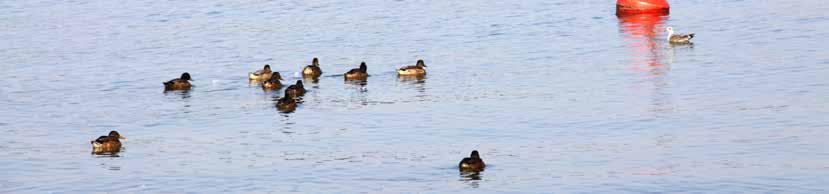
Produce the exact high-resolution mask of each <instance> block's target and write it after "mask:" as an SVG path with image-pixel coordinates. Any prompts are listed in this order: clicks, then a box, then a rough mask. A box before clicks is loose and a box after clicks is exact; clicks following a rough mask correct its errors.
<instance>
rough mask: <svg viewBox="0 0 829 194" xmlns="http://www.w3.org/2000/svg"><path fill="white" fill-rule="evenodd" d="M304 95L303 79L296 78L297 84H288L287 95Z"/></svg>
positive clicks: (295, 96)
mask: <svg viewBox="0 0 829 194" xmlns="http://www.w3.org/2000/svg"><path fill="white" fill-rule="evenodd" d="M302 95H305V86H303V85H302V80H296V84H294V85H291V86H288V88H286V89H285V96H290V97H291V98H297V97H300V96H302Z"/></svg>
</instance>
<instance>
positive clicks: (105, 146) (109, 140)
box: [90, 131, 126, 153]
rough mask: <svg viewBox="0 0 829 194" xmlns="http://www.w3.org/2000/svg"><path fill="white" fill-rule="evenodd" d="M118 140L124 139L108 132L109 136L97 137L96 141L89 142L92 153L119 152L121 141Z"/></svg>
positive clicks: (115, 133) (119, 135) (114, 132)
mask: <svg viewBox="0 0 829 194" xmlns="http://www.w3.org/2000/svg"><path fill="white" fill-rule="evenodd" d="M118 139H126V138H125V137H124V136H121V134H119V133H118V132H117V131H110V132H109V135H107V136H101V137H98V139H95V140H94V141H91V142H90V143H92V152H94V153H102V152H118V151H120V150H121V141H119V140H118Z"/></svg>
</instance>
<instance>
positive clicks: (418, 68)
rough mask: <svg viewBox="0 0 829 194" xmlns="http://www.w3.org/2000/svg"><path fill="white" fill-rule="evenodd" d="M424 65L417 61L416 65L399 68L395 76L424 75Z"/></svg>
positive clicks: (421, 61)
mask: <svg viewBox="0 0 829 194" xmlns="http://www.w3.org/2000/svg"><path fill="white" fill-rule="evenodd" d="M424 67H426V63H423V60H417V64H416V65H410V66H405V67H401V68H400V69H398V70H397V74H399V75H425V74H426V69H424Z"/></svg>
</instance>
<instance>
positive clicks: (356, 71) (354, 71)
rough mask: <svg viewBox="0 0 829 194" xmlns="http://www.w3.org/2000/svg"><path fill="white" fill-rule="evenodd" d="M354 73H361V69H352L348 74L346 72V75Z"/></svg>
mask: <svg viewBox="0 0 829 194" xmlns="http://www.w3.org/2000/svg"><path fill="white" fill-rule="evenodd" d="M352 73H360V69H351V70H348V72H346V74H352Z"/></svg>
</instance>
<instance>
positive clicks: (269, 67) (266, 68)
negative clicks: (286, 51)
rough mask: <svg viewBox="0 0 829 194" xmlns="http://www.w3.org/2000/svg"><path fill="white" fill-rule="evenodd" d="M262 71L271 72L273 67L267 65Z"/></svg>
mask: <svg viewBox="0 0 829 194" xmlns="http://www.w3.org/2000/svg"><path fill="white" fill-rule="evenodd" d="M262 69H264V70H268V71H270V70H271V65H265V67H263V68H262Z"/></svg>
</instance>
